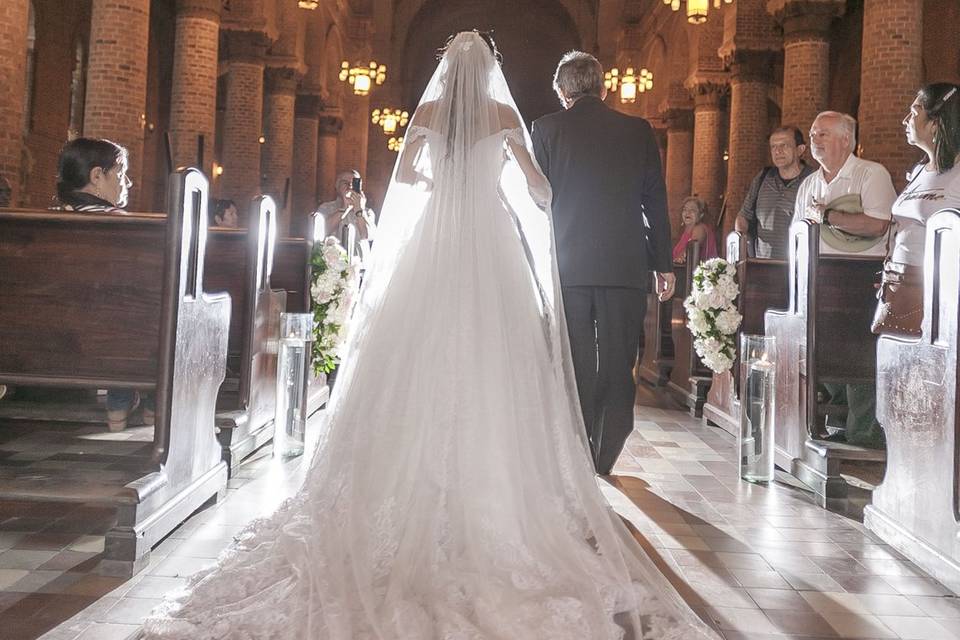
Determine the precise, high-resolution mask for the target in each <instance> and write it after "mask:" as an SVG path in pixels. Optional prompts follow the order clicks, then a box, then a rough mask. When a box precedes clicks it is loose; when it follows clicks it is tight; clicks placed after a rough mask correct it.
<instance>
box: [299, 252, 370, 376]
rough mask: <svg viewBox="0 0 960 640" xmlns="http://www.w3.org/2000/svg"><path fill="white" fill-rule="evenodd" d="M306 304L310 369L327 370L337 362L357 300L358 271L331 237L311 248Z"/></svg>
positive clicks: (321, 371)
mask: <svg viewBox="0 0 960 640" xmlns="http://www.w3.org/2000/svg"><path fill="white" fill-rule="evenodd" d="M310 264H311V266H312V274H311V276H310V303H311V308H312V310H313V348H312V353H311V360H312V362H313V371H314V373H315V374H317V375H319V374H321V373H330V372H331V371H333V370H334V369H335V368H336V367H337V365H338V364H339V363H340V358H341V356H342V353H341V351H342V349H343V347H344V343H345V341H346V337H347V323H348V321H349V320H350V314H351V313H352V312H353V305H354V303H355V302H356V299H357V292H358V289H359V281H360V273H359V270H358V268H357V264H356V263H354V264H350V263H349V262H348V260H347V252H346V250H344V248H343V247H342V246H340V242H339V241H338V240H337V239H336V238H335V237H333V236H330V237H328V238H327V239H325V240H324V241H323V242H322V243H318V244H316V245H314V247H313V255H311V256H310Z"/></svg>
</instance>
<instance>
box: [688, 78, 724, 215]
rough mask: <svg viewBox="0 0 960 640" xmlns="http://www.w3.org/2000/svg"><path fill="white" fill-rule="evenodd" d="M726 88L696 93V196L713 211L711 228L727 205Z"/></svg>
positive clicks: (715, 87)
mask: <svg viewBox="0 0 960 640" xmlns="http://www.w3.org/2000/svg"><path fill="white" fill-rule="evenodd" d="M725 90H726V88H725V87H722V86H715V85H706V86H703V85H701V86H700V87H698V88H697V89H696V91H697V93H696V95H695V101H696V106H695V107H694V116H693V118H694V123H693V195H696V196H697V197H699V198H702V199H703V200H705V201H706V202H707V206H709V208H710V219H709V222H710V223H711V224H716V222H717V220H718V217H719V215H720V206H721V204H722V203H723V192H724V184H725V182H726V167H725V166H724V161H723V150H724V148H725V146H726V132H727V122H726V120H727V117H728V114H727V110H726V97H725Z"/></svg>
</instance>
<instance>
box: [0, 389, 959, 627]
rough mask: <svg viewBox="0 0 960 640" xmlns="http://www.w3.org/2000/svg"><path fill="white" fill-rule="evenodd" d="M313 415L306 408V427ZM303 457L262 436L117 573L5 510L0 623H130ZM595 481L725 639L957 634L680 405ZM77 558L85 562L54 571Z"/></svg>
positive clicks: (840, 522)
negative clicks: (219, 497)
mask: <svg viewBox="0 0 960 640" xmlns="http://www.w3.org/2000/svg"><path fill="white" fill-rule="evenodd" d="M321 420H322V418H320V417H316V418H315V419H314V424H313V425H312V426H313V427H314V428H313V430H312V433H313V434H314V436H315V435H316V433H317V432H318V431H319V430H320V429H321V428H322V425H321ZM304 467H305V464H304V461H303V459H296V460H293V461H289V462H287V463H285V464H280V463H276V462H275V461H273V460H272V458H271V457H270V454H269V449H267V450H265V451H264V452H263V453H261V454H259V455H258V456H257V457H255V458H254V459H253V460H252V461H250V462H248V463H246V464H245V465H244V466H243V467H242V468H241V470H240V472H239V473H238V474H237V477H235V478H234V479H233V480H231V484H230V489H229V494H228V497H227V499H226V500H225V501H224V502H223V503H221V504H220V505H218V506H216V507H214V508H211V509H207V510H206V511H203V512H201V513H199V514H197V515H195V516H194V517H193V518H191V519H190V520H189V521H188V522H186V523H185V524H184V525H183V526H181V527H180V528H179V529H177V530H176V531H174V533H173V534H172V535H171V536H170V537H169V538H168V539H167V540H165V541H164V542H163V543H162V544H161V545H160V546H159V547H158V548H157V549H156V550H155V551H154V552H153V555H152V558H151V562H150V566H149V567H148V568H147V569H146V570H145V571H144V572H142V573H141V574H139V575H138V576H136V577H135V578H134V579H132V580H130V581H128V582H125V583H121V582H120V581H119V580H116V579H110V578H103V577H100V576H96V575H93V574H89V573H86V572H88V571H89V570H90V568H89V567H90V565H92V564H93V563H92V562H91V559H92V558H95V557H96V553H97V552H98V551H99V549H100V548H102V538H98V537H96V536H84V537H82V538H78V539H74V540H71V541H70V542H69V544H67V543H64V548H63V549H61V550H60V551H55V550H53V549H52V547H54V546H57V545H58V544H60V543H59V542H58V541H57V540H59V539H57V540H54V536H53V535H52V534H51V535H49V536H47V538H46V541H47V542H48V543H49V544H48V545H47V546H48V547H51V549H50V550H44V551H37V550H35V549H31V546H32V545H31V544H23V543H21V541H24V540H31V539H32V540H33V541H34V542H35V543H36V544H39V543H40V542H43V541H44V540H42V539H41V538H38V537H35V536H33V537H31V536H30V535H29V534H27V533H25V532H17V531H16V530H15V527H16V521H17V520H18V519H17V518H14V519H13V520H14V522H12V523H11V521H6V522H4V523H0V549H2V551H0V629H3V633H2V634H0V635H2V637H3V638H4V639H6V640H28V639H32V638H36V637H37V634H36V633H34V634H31V632H30V629H37V628H41V627H42V626H43V625H46V628H49V626H50V624H51V621H52V619H54V618H56V617H57V616H60V617H59V620H65V619H67V618H68V617H69V616H70V615H72V614H73V613H74V612H75V611H77V610H78V608H79V607H78V605H83V606H86V608H85V609H83V610H82V611H80V612H79V613H76V615H74V616H73V617H72V618H70V619H67V620H66V622H63V623H62V624H60V625H59V626H57V627H56V628H54V629H52V630H51V631H50V632H49V633H47V634H46V635H44V636H43V640H114V639H117V640H124V639H126V638H128V637H129V636H130V635H131V634H132V633H133V632H134V631H135V630H136V625H137V624H138V622H139V621H140V620H141V619H142V617H143V616H144V615H145V614H146V613H147V612H148V611H149V610H150V609H151V608H152V607H153V606H154V605H156V604H157V603H158V602H159V599H160V598H161V596H162V594H164V593H166V592H167V591H169V590H170V589H173V588H176V587H178V586H180V585H182V584H183V583H184V582H185V580H186V576H188V575H189V574H190V573H192V572H194V571H196V570H199V569H200V568H202V567H204V566H206V565H207V564H208V563H211V562H212V561H213V559H214V558H215V557H216V556H217V554H218V553H219V552H220V551H221V550H222V549H223V548H224V547H225V546H226V545H227V544H228V543H229V541H230V539H231V537H232V536H233V535H234V534H235V533H236V532H237V531H238V530H239V529H240V528H241V527H242V526H243V524H244V523H245V522H247V521H248V520H249V519H250V518H253V517H256V516H258V515H262V514H265V513H268V512H269V511H271V510H272V509H273V508H274V507H276V505H278V504H279V503H280V502H281V501H282V500H283V499H284V498H285V497H286V496H288V495H290V494H291V493H292V492H294V491H295V489H296V487H297V485H298V484H299V482H300V481H301V478H302V475H303V472H304ZM604 492H605V494H606V495H607V496H608V499H610V501H611V502H612V503H613V504H614V506H615V507H616V509H617V510H618V511H619V512H620V513H621V514H622V515H623V516H624V517H626V518H627V519H628V520H629V521H630V522H631V523H632V524H633V526H634V527H635V528H636V529H637V530H638V531H640V532H641V533H642V534H643V536H642V538H643V542H644V544H645V545H646V546H647V548H648V551H649V552H650V553H651V555H653V557H654V558H655V560H656V561H657V562H658V564H659V565H660V567H661V569H662V570H664V571H665V572H667V574H668V575H669V576H670V577H671V579H672V581H673V582H674V584H676V585H678V588H680V590H681V592H682V593H683V595H684V597H685V598H686V599H687V601H688V602H689V603H690V604H691V606H693V607H695V608H696V609H697V611H698V612H700V613H701V615H702V616H704V617H705V618H706V619H708V620H710V621H712V623H713V624H714V625H715V626H716V627H717V628H718V629H720V630H721V632H722V634H723V636H724V638H726V639H727V640H774V639H776V640H791V639H792V640H800V639H803V640H822V639H826V638H861V639H876V640H879V639H881V638H903V639H916V640H941V639H942V640H957V639H960V600H958V599H957V598H956V597H954V596H952V595H951V594H950V592H949V591H947V590H946V589H944V588H943V587H942V586H941V585H939V584H938V583H937V582H936V581H934V580H932V579H931V578H929V577H927V576H925V575H924V574H923V573H922V572H921V571H919V570H918V569H917V568H916V567H914V566H913V565H912V564H911V563H909V562H907V561H905V560H903V559H902V558H901V557H900V556H899V555H898V554H897V553H896V552H894V551H893V550H892V549H890V548H889V547H888V546H886V545H884V544H882V543H880V542H878V541H877V540H876V539H875V538H874V537H872V536H871V535H870V534H869V533H868V532H866V531H865V530H864V528H863V527H862V526H861V525H860V524H858V523H856V522H853V521H851V520H848V519H846V518H843V517H841V516H839V515H836V514H832V513H828V512H825V511H823V510H821V509H819V508H818V507H816V506H815V505H813V504H812V503H810V502H809V500H808V498H807V496H806V494H804V493H803V492H801V491H799V490H797V489H795V488H792V487H790V486H787V485H783V484H776V485H774V486H771V487H769V488H765V487H758V486H752V485H749V484H746V483H741V482H738V481H737V478H736V466H735V457H734V443H733V440H732V439H731V438H730V437H729V436H728V435H727V434H726V433H725V432H722V431H720V430H718V429H713V428H705V427H703V426H702V425H701V424H700V423H699V421H697V420H694V419H692V418H690V417H689V416H687V415H686V414H684V413H682V412H679V411H673V410H667V409H656V408H651V407H641V408H640V410H639V411H638V419H637V423H636V427H635V431H634V433H633V434H632V435H631V437H630V440H629V442H628V446H627V450H626V451H625V453H624V455H623V456H622V457H621V459H620V462H619V464H618V465H617V467H616V469H615V475H614V476H612V477H611V478H610V481H609V482H608V483H606V484H604ZM19 522H20V523H21V524H23V523H27V524H29V517H28V516H23V517H20V518H19ZM24 528H29V527H24ZM67 537H69V536H65V537H63V538H62V539H63V540H66V538H67ZM78 540H79V541H78ZM33 546H35V545H33ZM41 556H42V557H41ZM47 556H49V558H47ZM44 558H47V559H46V560H44ZM52 559H55V560H57V562H53V563H52V564H51V560H52ZM71 559H74V560H77V561H79V562H77V563H76V564H75V565H74V566H72V568H70V569H68V570H64V569H63V567H65V566H68V565H70V562H69V561H70V560H71ZM58 567H59V568H58Z"/></svg>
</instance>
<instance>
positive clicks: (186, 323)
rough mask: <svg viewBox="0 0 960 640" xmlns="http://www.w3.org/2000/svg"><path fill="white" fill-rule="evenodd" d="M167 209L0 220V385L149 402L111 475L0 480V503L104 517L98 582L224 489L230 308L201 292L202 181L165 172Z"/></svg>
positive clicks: (135, 565) (136, 560) (136, 563)
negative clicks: (145, 437)
mask: <svg viewBox="0 0 960 640" xmlns="http://www.w3.org/2000/svg"><path fill="white" fill-rule="evenodd" d="M168 202H170V203H171V205H170V210H169V211H168V213H167V215H166V216H162V215H158V216H149V215H101V214H79V213H61V212H37V211H15V210H4V211H0V384H4V383H6V384H13V385H24V386H33V387H52V388H126V389H138V390H141V391H144V392H150V393H152V394H154V396H155V399H156V424H155V427H154V428H153V433H152V438H151V439H150V441H149V442H147V443H136V442H132V443H130V447H129V448H130V450H129V451H127V452H126V453H127V454H129V457H128V458H125V459H124V464H123V465H120V466H121V467H122V468H119V469H114V470H112V471H111V472H109V473H105V472H104V470H103V469H100V470H99V471H98V470H91V471H90V472H89V473H78V474H71V473H70V472H64V471H63V468H62V467H63V465H58V466H55V467H53V468H52V469H51V470H50V471H49V473H43V474H24V473H17V472H16V470H13V471H12V472H11V471H9V470H8V471H7V473H5V474H4V476H3V477H0V500H48V501H55V502H92V503H99V504H107V505H111V506H113V507H115V508H116V512H117V522H116V524H115V526H114V527H113V528H111V529H110V530H109V531H108V532H107V535H106V547H105V551H104V559H103V561H102V563H101V571H103V572H105V573H111V574H117V575H131V574H132V573H135V572H137V571H138V570H140V569H141V568H143V567H144V566H146V563H147V561H148V559H149V552H150V549H151V547H153V546H154V545H155V544H156V543H157V542H159V541H160V540H161V539H162V538H163V537H164V536H166V535H167V534H168V533H169V532H170V531H171V530H173V528H175V527H176V526H177V525H179V524H180V523H181V522H183V520H185V519H186V518H187V516H189V515H190V514H191V513H192V512H193V511H195V510H196V509H197V508H199V507H200V506H201V505H203V504H204V503H206V502H207V501H209V500H211V499H216V497H217V496H218V494H219V492H221V491H223V490H224V489H225V487H226V481H227V466H226V464H225V463H224V462H223V460H222V459H221V450H220V445H219V443H218V442H217V440H216V438H215V436H214V428H213V420H214V408H215V403H216V398H217V390H218V388H219V386H220V383H221V382H222V381H223V378H224V370H225V363H226V355H227V337H228V332H229V323H230V298H229V296H227V295H226V294H216V295H211V294H208V293H205V291H204V286H203V285H204V277H203V276H204V269H203V265H204V252H205V248H206V239H207V227H206V213H207V212H206V209H207V181H206V179H205V178H204V177H203V175H202V174H201V173H200V172H198V171H196V170H192V169H185V170H182V171H180V172H178V173H176V174H173V175H172V176H171V181H170V190H169V193H168ZM0 428H2V427H0ZM84 442H85V444H84V445H83V447H81V450H87V449H89V450H90V451H91V452H95V451H96V448H97V441H95V440H91V441H84ZM119 444H122V443H114V444H112V445H111V446H112V447H113V450H115V451H119V452H120V453H121V454H123V452H124V447H122V446H120V447H118V446H117V445H119Z"/></svg>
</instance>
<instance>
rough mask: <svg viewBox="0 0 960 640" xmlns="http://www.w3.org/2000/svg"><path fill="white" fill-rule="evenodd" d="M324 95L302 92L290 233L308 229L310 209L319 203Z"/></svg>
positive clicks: (296, 129) (295, 140) (298, 106)
mask: <svg viewBox="0 0 960 640" xmlns="http://www.w3.org/2000/svg"><path fill="white" fill-rule="evenodd" d="M319 111H320V99H319V96H316V95H298V96H297V102H296V119H295V120H294V123H293V193H292V196H293V202H292V203H291V206H290V235H295V236H302V235H303V234H304V233H306V231H307V225H306V223H307V221H309V220H310V213H311V212H312V211H313V210H314V209H315V208H316V206H317V204H318V203H317V133H318V128H319V126H320V125H319V122H318V119H319V117H320V116H319Z"/></svg>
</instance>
